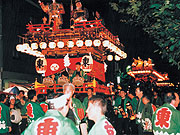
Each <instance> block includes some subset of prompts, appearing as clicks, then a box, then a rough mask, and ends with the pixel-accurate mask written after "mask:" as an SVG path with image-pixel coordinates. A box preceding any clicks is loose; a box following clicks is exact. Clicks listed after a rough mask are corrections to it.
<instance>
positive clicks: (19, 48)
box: [16, 44, 23, 52]
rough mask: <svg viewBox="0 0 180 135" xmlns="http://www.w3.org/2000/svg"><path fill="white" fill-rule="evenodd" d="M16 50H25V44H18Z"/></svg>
mask: <svg viewBox="0 0 180 135" xmlns="http://www.w3.org/2000/svg"><path fill="white" fill-rule="evenodd" d="M16 50H17V51H18V52H20V51H23V45H21V44H19V45H17V46H16Z"/></svg>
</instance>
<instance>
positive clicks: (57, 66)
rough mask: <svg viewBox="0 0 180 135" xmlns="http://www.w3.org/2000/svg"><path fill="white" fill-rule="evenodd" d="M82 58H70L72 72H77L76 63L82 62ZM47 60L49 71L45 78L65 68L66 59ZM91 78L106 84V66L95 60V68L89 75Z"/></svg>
mask: <svg viewBox="0 0 180 135" xmlns="http://www.w3.org/2000/svg"><path fill="white" fill-rule="evenodd" d="M81 59H82V58H69V60H70V63H71V64H70V66H69V67H68V68H70V69H72V70H76V62H81ZM46 60H47V70H46V72H45V76H49V75H52V74H55V73H58V72H60V71H61V70H63V69H64V68H65V67H64V59H63V58H62V59H46ZM87 75H89V76H92V77H93V76H95V77H96V78H97V79H99V80H101V81H103V82H105V72H104V64H103V63H99V62H97V61H95V60H93V68H92V71H91V72H89V73H87Z"/></svg>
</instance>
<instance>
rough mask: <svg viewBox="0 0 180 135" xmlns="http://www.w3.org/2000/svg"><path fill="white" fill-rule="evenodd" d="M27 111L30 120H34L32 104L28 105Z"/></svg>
mask: <svg viewBox="0 0 180 135" xmlns="http://www.w3.org/2000/svg"><path fill="white" fill-rule="evenodd" d="M26 109H27V115H28V116H29V117H30V118H34V114H33V107H32V104H28V105H27V106H26Z"/></svg>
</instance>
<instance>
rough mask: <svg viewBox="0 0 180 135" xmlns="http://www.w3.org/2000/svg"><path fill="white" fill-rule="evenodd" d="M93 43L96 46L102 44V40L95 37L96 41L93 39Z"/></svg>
mask: <svg viewBox="0 0 180 135" xmlns="http://www.w3.org/2000/svg"><path fill="white" fill-rule="evenodd" d="M93 44H94V46H97V47H98V46H100V45H101V40H99V39H95V40H94V41H93Z"/></svg>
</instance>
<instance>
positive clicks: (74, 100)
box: [72, 98, 81, 102]
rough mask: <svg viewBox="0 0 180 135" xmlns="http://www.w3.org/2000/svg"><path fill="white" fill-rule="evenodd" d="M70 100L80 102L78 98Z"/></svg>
mask: <svg viewBox="0 0 180 135" xmlns="http://www.w3.org/2000/svg"><path fill="white" fill-rule="evenodd" d="M72 101H73V102H81V101H80V100H79V99H77V98H72Z"/></svg>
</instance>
